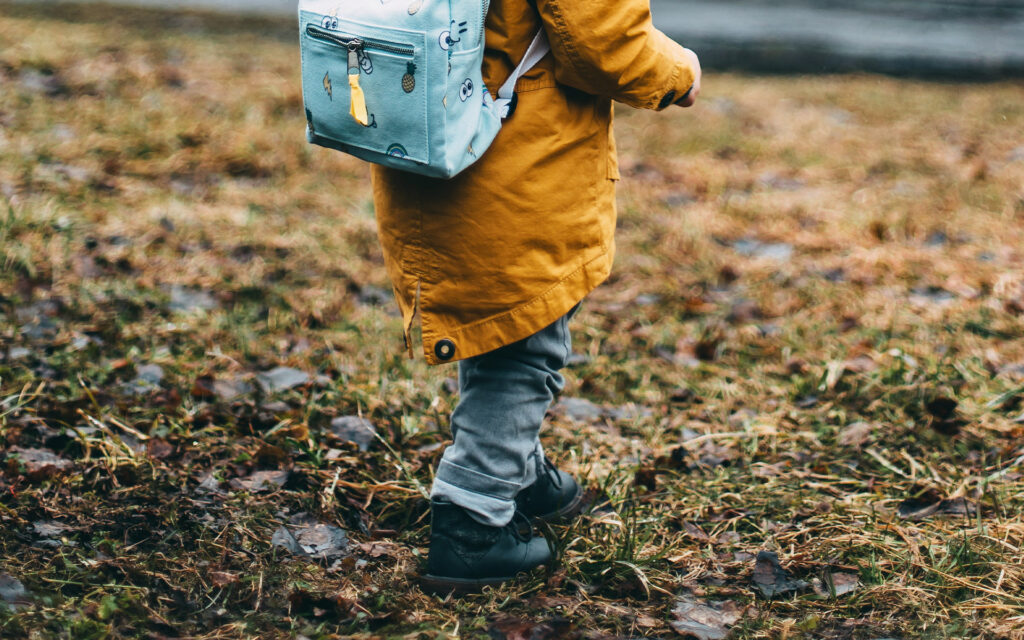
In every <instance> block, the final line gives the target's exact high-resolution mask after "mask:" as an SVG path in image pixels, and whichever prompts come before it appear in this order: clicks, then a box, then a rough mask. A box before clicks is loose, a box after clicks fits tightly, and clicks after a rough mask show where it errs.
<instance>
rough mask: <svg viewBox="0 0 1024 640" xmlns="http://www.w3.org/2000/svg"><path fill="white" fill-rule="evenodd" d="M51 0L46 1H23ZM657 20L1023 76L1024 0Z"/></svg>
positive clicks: (838, 59)
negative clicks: (1023, 0)
mask: <svg viewBox="0 0 1024 640" xmlns="http://www.w3.org/2000/svg"><path fill="white" fill-rule="evenodd" d="M31 1H33V2H37V3H38V2H52V0H31ZM122 3H124V4H134V5H139V6H152V7H162V8H167V7H200V8H206V9H215V10H218V11H225V12H233V11H238V12H246V13H263V14H272V15H292V14H294V12H295V7H296V4H297V3H296V1H295V0H176V1H165V0H122ZM652 4H653V7H654V14H655V21H656V22H657V23H658V25H659V26H660V27H661V28H662V29H663V30H665V31H666V32H667V33H669V35H671V36H673V37H674V38H676V39H677V40H679V41H680V42H684V43H686V44H688V45H690V46H691V47H692V48H694V49H697V50H699V51H700V52H701V54H702V57H703V58H704V60H705V63H706V64H707V65H708V66H709V67H712V68H717V69H725V68H728V69H739V70H747V71H758V72H768V73H792V72H800V73H819V72H829V73H832V72H846V71H875V72H883V73H889V74H895V75H913V76H924V77H945V78H957V79H968V80H969V79H974V78H979V79H989V78H1000V77H1012V76H1024V47H1021V46H1020V43H1021V42H1024V2H1021V1H1020V0H989V1H981V2H970V3H967V2H954V1H950V0H924V1H922V0H918V1H916V2H910V1H901V0H895V1H892V2H879V1H877V0H848V1H847V2H845V3H841V6H835V5H832V6H822V5H821V4H815V3H810V2H801V1H799V0H789V1H787V2H781V3H780V2H764V1H759V0H724V1H719V2H711V1H704V2H681V1H680V0H653V1H652Z"/></svg>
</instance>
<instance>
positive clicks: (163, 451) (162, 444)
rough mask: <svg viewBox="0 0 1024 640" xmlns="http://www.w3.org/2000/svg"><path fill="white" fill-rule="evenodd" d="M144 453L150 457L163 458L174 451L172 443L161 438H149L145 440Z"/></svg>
mask: <svg viewBox="0 0 1024 640" xmlns="http://www.w3.org/2000/svg"><path fill="white" fill-rule="evenodd" d="M146 453H148V454H149V456H150V457H151V458H156V459H157V460H163V459H164V458H167V457H170V455H171V454H173V453H174V445H173V444H171V443H170V442H167V441H166V440H164V439H163V438H150V439H149V440H147V441H146Z"/></svg>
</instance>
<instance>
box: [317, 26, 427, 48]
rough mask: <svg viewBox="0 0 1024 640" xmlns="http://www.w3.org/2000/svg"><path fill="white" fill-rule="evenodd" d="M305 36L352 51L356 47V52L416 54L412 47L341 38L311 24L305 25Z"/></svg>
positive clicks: (364, 39)
mask: <svg viewBox="0 0 1024 640" xmlns="http://www.w3.org/2000/svg"><path fill="white" fill-rule="evenodd" d="M306 35H308V36H309V37H311V38H316V39H317V40H326V41H327V42H332V43H334V44H336V45H338V46H339V47H344V48H346V49H348V50H349V52H351V51H352V45H355V46H356V49H355V50H356V52H358V51H359V50H360V49H367V48H369V49H377V50H378V51H384V52H386V53H397V54H398V55H404V56H411V55H413V54H415V53H416V50H415V49H413V48H412V47H403V46H401V45H397V44H392V43H390V42H381V41H380V40H369V39H367V38H357V37H348V36H341V35H338V34H336V33H331V32H330V31H325V30H324V29H321V28H320V27H316V26H313V25H312V24H310V25H306Z"/></svg>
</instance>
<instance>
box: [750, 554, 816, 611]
mask: <svg viewBox="0 0 1024 640" xmlns="http://www.w3.org/2000/svg"><path fill="white" fill-rule="evenodd" d="M753 583H754V586H755V587H756V588H757V589H758V591H760V592H761V594H762V595H763V596H764V597H765V598H768V599H771V598H774V597H775V596H778V595H784V594H786V593H791V592H796V591H801V590H803V589H806V588H807V582H805V581H803V580H792V579H790V578H789V576H787V575H786V572H785V570H784V569H783V568H782V566H781V565H780V564H779V556H778V554H777V553H775V552H774V551H759V552H758V554H757V560H756V561H755V563H754V576H753Z"/></svg>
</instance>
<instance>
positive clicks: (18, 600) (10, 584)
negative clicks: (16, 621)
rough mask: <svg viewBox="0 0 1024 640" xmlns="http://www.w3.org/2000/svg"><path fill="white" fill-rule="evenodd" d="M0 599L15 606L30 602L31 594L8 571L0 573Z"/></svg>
mask: <svg viewBox="0 0 1024 640" xmlns="http://www.w3.org/2000/svg"><path fill="white" fill-rule="evenodd" d="M0 599H2V600H3V601H4V602H6V603H7V604H11V605H15V606H23V605H29V604H32V594H31V593H29V592H28V589H26V588H25V585H23V584H21V581H20V580H18V579H17V578H15V577H14V576H12V575H11V574H9V573H0Z"/></svg>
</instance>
